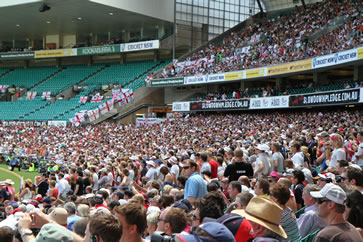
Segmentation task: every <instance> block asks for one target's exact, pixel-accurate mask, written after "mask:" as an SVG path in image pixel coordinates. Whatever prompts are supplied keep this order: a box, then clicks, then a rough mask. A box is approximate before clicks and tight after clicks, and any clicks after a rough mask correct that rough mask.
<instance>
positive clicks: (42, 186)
mask: <svg viewBox="0 0 363 242" xmlns="http://www.w3.org/2000/svg"><path fill="white" fill-rule="evenodd" d="M48 188H49V184H48V182H47V181H46V180H44V181H41V182H40V183H39V184H38V194H40V195H42V197H45V196H46V194H47V191H48Z"/></svg>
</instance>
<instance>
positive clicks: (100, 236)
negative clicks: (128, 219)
mask: <svg viewBox="0 0 363 242" xmlns="http://www.w3.org/2000/svg"><path fill="white" fill-rule="evenodd" d="M121 235H122V227H121V223H120V222H119V221H118V220H117V219H116V218H115V217H114V216H113V215H111V214H97V215H94V216H92V217H91V218H90V219H89V223H88V226H87V228H86V236H85V241H92V242H113V241H119V240H120V239H121ZM87 239H89V240H87Z"/></svg>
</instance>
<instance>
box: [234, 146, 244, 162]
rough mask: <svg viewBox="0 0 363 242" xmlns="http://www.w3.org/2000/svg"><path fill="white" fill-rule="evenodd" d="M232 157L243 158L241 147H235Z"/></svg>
mask: <svg viewBox="0 0 363 242" xmlns="http://www.w3.org/2000/svg"><path fill="white" fill-rule="evenodd" d="M234 157H235V158H236V159H237V160H242V158H243V151H242V150H241V149H239V148H238V149H236V150H235V151H234Z"/></svg>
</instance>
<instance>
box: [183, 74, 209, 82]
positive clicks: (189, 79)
mask: <svg viewBox="0 0 363 242" xmlns="http://www.w3.org/2000/svg"><path fill="white" fill-rule="evenodd" d="M207 81H208V76H204V75H202V76H186V77H184V84H199V83H206V82H207Z"/></svg>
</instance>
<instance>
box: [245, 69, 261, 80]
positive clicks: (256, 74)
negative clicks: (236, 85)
mask: <svg viewBox="0 0 363 242" xmlns="http://www.w3.org/2000/svg"><path fill="white" fill-rule="evenodd" d="M260 76H265V68H260V69H253V70H249V71H246V78H254V77H260Z"/></svg>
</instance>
